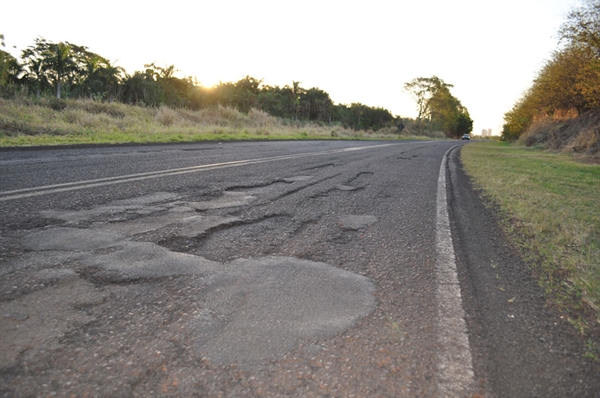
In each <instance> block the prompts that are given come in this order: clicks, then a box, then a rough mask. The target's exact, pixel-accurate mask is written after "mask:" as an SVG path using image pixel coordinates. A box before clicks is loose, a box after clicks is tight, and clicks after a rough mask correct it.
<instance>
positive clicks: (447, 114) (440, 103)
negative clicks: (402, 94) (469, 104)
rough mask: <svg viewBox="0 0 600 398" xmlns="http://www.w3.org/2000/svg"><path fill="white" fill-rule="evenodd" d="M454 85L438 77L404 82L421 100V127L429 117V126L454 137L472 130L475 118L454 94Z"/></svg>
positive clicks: (418, 119) (419, 101) (418, 120)
mask: <svg viewBox="0 0 600 398" xmlns="http://www.w3.org/2000/svg"><path fill="white" fill-rule="evenodd" d="M451 87H454V86H453V85H452V84H448V83H446V82H444V81H443V80H442V79H440V78H438V77H437V76H433V77H429V78H427V77H419V78H416V79H413V80H411V81H410V82H408V83H405V84H404V90H405V91H407V92H409V93H411V94H412V95H413V97H414V98H415V100H416V102H417V109H418V112H419V115H418V117H417V127H418V126H419V124H420V122H421V121H422V120H426V121H427V123H428V128H429V129H431V130H437V131H443V132H444V133H445V134H446V136H448V137H450V138H458V137H460V136H461V135H462V134H465V133H470V132H471V130H472V129H473V121H472V120H471V117H470V116H469V112H468V111H467V108H465V107H464V106H463V105H462V104H461V103H460V101H459V100H458V99H457V98H456V97H454V96H453V95H452V94H451V93H450V88H451Z"/></svg>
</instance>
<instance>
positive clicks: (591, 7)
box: [502, 0, 600, 162]
mask: <svg viewBox="0 0 600 398" xmlns="http://www.w3.org/2000/svg"><path fill="white" fill-rule="evenodd" d="M558 36H559V37H560V42H559V48H558V49H557V50H556V51H555V52H554V53H553V54H552V56H551V58H550V59H549V60H547V61H546V63H545V65H544V66H543V67H542V68H541V70H540V71H539V72H538V74H537V77H536V78H535V79H534V81H533V83H532V85H531V87H529V88H528V89H527V90H526V91H525V93H524V94H523V96H522V97H521V98H520V99H519V100H518V101H517V102H516V104H515V105H514V106H513V108H512V109H511V110H510V111H509V112H507V113H506V114H505V117H504V118H505V122H506V123H505V124H504V127H503V131H502V139H503V140H504V141H508V142H510V141H517V140H518V141H519V142H520V143H521V144H523V145H526V146H538V147H544V148H549V149H555V150H566V151H568V152H576V153H580V154H582V155H583V156H585V157H590V158H592V159H591V160H592V161H595V162H600V0H585V1H583V2H582V3H581V6H580V7H578V8H575V9H573V10H572V11H571V12H570V13H569V14H568V16H567V18H566V20H565V22H564V23H563V25H562V26H561V28H560V30H559V31H558ZM580 118H583V119H586V120H585V121H584V123H582V124H581V125H579V126H577V125H576V126H575V128H569V127H571V126H572V125H573V124H576V121H577V119H580ZM590 119H591V123H590V122H589V120H590ZM567 122H570V123H569V124H568V125H567V124H565V123H567ZM565 131H566V133H565Z"/></svg>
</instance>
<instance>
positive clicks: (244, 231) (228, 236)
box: [193, 216, 300, 262]
mask: <svg viewBox="0 0 600 398" xmlns="http://www.w3.org/2000/svg"><path fill="white" fill-rule="evenodd" d="M298 228H300V224H298V223H296V222H294V221H292V220H291V218H290V217H289V216H271V217H267V218H263V219H260V220H256V221H253V222H250V223H246V222H245V223H242V224H238V225H234V226H232V227H229V228H223V229H218V230H216V231H215V232H212V233H210V235H209V236H208V237H206V238H205V239H204V240H203V241H202V242H201V243H200V247H199V248H198V249H197V250H195V251H193V253H194V254H197V255H201V256H203V257H206V258H208V259H211V260H214V261H221V262H228V261H231V260H234V259H236V258H239V256H240V254H243V255H244V256H247V257H262V256H266V255H270V254H273V253H275V252H277V251H278V248H279V246H280V245H282V244H284V243H285V242H286V241H287V240H288V239H289V238H290V237H292V236H294V234H295V233H296V231H297V230H298Z"/></svg>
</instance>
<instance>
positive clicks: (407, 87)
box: [404, 76, 453, 124]
mask: <svg viewBox="0 0 600 398" xmlns="http://www.w3.org/2000/svg"><path fill="white" fill-rule="evenodd" d="M450 87H453V86H452V85H451V84H447V83H445V82H444V81H443V80H442V79H440V78H438V77H437V76H432V77H417V78H415V79H413V80H411V81H410V82H407V83H404V91H406V92H408V93H409V94H411V95H412V97H413V99H414V100H415V102H416V103H417V112H418V115H417V124H418V123H419V122H420V121H421V120H424V119H426V118H430V116H431V105H432V103H431V98H432V97H434V96H435V95H436V93H438V91H440V90H442V89H444V88H445V89H448V88H450Z"/></svg>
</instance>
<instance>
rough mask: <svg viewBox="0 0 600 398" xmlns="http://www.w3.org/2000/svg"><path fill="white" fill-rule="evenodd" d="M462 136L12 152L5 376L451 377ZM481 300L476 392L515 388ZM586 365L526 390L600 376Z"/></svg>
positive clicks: (315, 385) (318, 383)
mask: <svg viewBox="0 0 600 398" xmlns="http://www.w3.org/2000/svg"><path fill="white" fill-rule="evenodd" d="M457 144H460V145H462V143H456V142H449V141H440V142H392V143H381V142H373V143H370V142H333V141H332V142H269V143H256V142H254V143H253V142H243V143H227V144H220V143H203V144H186V145H156V146H128V147H89V148H57V149H35V150H33V149H32V150H13V151H2V152H0V165H1V169H0V183H1V184H0V185H1V190H2V192H0V200H1V201H2V202H0V203H1V206H2V207H1V210H0V262H1V265H0V317H1V318H0V322H1V323H0V353H1V356H0V396H4V397H20V396H61V397H69V396H90V397H92V396H94V397H147V396H209V397H213V396H215V397H216V396H227V397H230V396H302V397H310V396H343V397H350V396H356V397H366V396H395V397H396V396H406V397H434V396H440V395H441V393H440V391H441V390H440V388H439V378H440V376H439V356H438V353H439V352H440V349H441V347H440V343H439V339H438V338H437V336H438V334H439V331H438V330H437V329H436V328H437V327H438V326H437V323H436V321H435V319H436V315H437V313H438V312H437V311H438V306H439V303H437V301H436V269H435V257H436V252H435V242H436V230H435V225H436V222H435V220H436V190H437V180H438V174H439V170H440V162H441V159H442V156H443V155H444V154H445V153H446V151H447V150H448V149H449V148H451V147H452V146H455V145H457ZM453 152H454V153H458V149H455V150H454V151H453ZM459 163H460V161H459V160H458V159H453V158H451V160H450V164H451V167H450V169H452V167H459V166H458V165H459ZM216 165H218V166H216ZM460 184H462V185H461V186H466V185H467V183H466V182H461V183H460ZM40 187H44V188H40ZM469 192H472V190H471V191H469ZM462 195H463V197H464V195H466V194H462ZM452 214H458V213H452ZM482 217H488V216H487V215H482ZM459 224H460V223H459ZM459 224H456V223H455V225H454V228H455V232H456V233H457V234H459V235H460V242H461V243H460V245H463V246H457V252H458V253H459V256H462V257H461V258H462V259H463V263H465V264H468V261H466V260H464V259H466V258H467V257H468V256H467V255H466V254H464V250H463V249H461V248H462V247H467V246H468V242H466V240H467V238H468V236H469V234H468V233H463V231H464V229H461V228H462V227H461V226H460V225H459ZM479 233H480V234H485V231H483V232H481V231H480V232H479ZM455 245H458V243H457V242H455ZM459 265H460V264H459ZM463 265H464V264H463ZM464 269H465V268H464V267H463V268H460V269H459V271H460V276H461V279H464V278H467V279H468V278H469V276H468V272H467V273H466V274H465V272H466V271H464ZM465 275H467V276H465ZM464 283H465V285H466V287H465V288H464V291H465V292H467V293H469V294H470V293H471V291H472V290H476V289H473V284H471V282H464ZM473 283H474V282H473ZM461 286H462V284H461ZM477 294H481V293H477ZM474 300H476V298H473V296H468V297H467V305H466V306H465V308H466V311H467V313H468V314H469V316H468V319H467V323H468V324H469V328H470V330H471V329H472V330H474V331H475V332H474V333H473V336H471V335H470V336H469V339H470V340H471V339H473V340H472V341H473V343H472V344H471V345H472V346H473V347H474V350H475V352H474V360H473V362H474V370H475V377H476V383H475V385H473V386H470V389H469V390H468V391H466V392H465V393H464V394H463V395H465V396H478V395H481V396H505V395H503V391H505V390H503V389H502V388H503V387H502V385H501V384H502V383H498V382H497V380H505V379H506V378H507V377H508V378H509V379H510V375H508V376H507V375H506V374H505V373H502V374H500V373H498V372H496V371H495V370H494V369H493V368H494V366H499V367H502V366H507V365H508V366H510V365H511V363H507V362H502V361H503V359H502V358H495V357H494V356H493V355H491V354H490V352H493V350H494V349H495V347H497V345H494V346H492V347H487V346H486V345H485V344H484V343H482V341H483V339H485V338H486V333H490V331H489V330H488V329H485V328H484V329H485V330H481V324H482V323H481V322H488V321H487V320H486V318H485V317H486V316H491V315H490V314H489V313H485V316H483V315H481V316H480V318H481V319H482V320H483V321H481V322H479V323H478V321H477V320H478V319H479V318H478V317H477V316H476V315H477V314H480V313H481V314H484V311H481V309H478V308H476V307H477V306H476V305H474V304H473V301H474ZM539 322H540V324H543V322H545V321H544V320H540V321H539ZM561 330H562V329H561ZM502 349H510V348H507V347H506V346H504V347H502ZM491 357H494V362H493V363H494V365H490V363H491V359H489V358H491ZM551 360H552V358H550V359H547V361H551ZM515 363H518V361H516V362H515V361H514V360H513V362H512V365H514V364H515ZM578 363H579V362H578ZM559 365H560V363H559ZM528 366H530V367H532V366H535V365H532V364H529V365H528ZM556 367H557V368H558V367H559V366H558V365H557V366H556ZM573 369H575V370H573ZM577 369H579V368H577V366H575V367H574V368H572V369H571V373H577V372H578V370H577ZM525 371H526V369H525ZM591 375H592V376H590V374H584V375H583V376H581V377H579V376H578V377H579V379H577V380H578V381H577V383H578V384H577V383H575V384H576V385H579V387H577V388H575V387H573V385H572V384H573V383H574V382H571V381H570V380H569V379H568V377H567V378H566V379H564V378H563V379H560V378H559V379H560V380H562V381H560V382H558V383H556V384H557V385H555V386H553V387H552V389H546V390H544V388H543V387H539V386H537V384H535V383H537V382H538V381H536V380H533V382H532V383H530V384H528V381H527V380H526V379H523V378H521V379H520V380H519V383H520V384H518V385H517V388H516V390H515V389H513V390H512V391H513V392H514V391H517V394H516V395H515V394H513V395H512V396H519V394H518V392H522V393H523V394H522V396H535V395H534V394H530V392H532V391H534V392H535V393H536V394H537V393H541V392H549V394H547V395H537V396H561V395H559V394H561V393H563V392H565V391H570V392H576V393H578V396H593V395H591V392H593V391H594V389H595V388H596V387H597V386H598V382H597V380H596V381H594V379H593V373H591ZM532 385H533V386H536V387H535V389H532V387H531V386H532ZM595 391H598V390H595ZM562 396H564V395H562Z"/></svg>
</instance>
